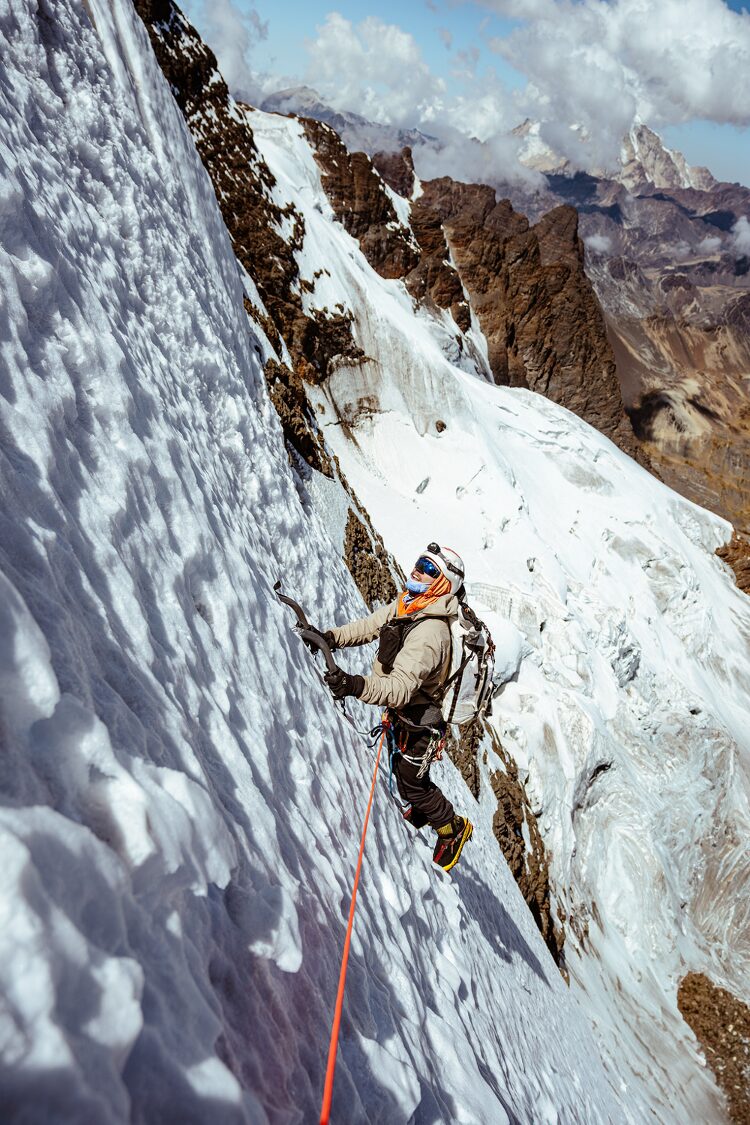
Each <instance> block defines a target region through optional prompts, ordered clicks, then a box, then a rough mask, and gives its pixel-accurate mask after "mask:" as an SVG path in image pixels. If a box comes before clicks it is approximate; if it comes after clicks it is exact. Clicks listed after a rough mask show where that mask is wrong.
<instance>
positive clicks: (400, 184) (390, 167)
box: [372, 145, 417, 199]
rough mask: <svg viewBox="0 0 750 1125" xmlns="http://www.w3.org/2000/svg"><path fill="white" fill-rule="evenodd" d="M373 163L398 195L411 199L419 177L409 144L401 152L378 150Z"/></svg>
mask: <svg viewBox="0 0 750 1125" xmlns="http://www.w3.org/2000/svg"><path fill="white" fill-rule="evenodd" d="M372 163H373V167H375V168H376V169H377V171H378V172H379V173H380V175H381V176H382V177H383V179H384V180H385V182H386V183H387V184H388V187H389V188H391V189H392V190H393V191H395V193H396V195H400V196H402V197H403V198H404V199H411V197H412V195H413V194H414V187H415V185H416V182H417V177H416V174H415V172H414V159H413V157H412V152H411V149H410V148H409V146H408V145H405V146H404V148H402V149H401V151H400V152H376V153H375V154H374V155H373V158H372Z"/></svg>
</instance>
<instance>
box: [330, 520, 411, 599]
mask: <svg viewBox="0 0 750 1125" xmlns="http://www.w3.org/2000/svg"><path fill="white" fill-rule="evenodd" d="M362 515H363V516H364V519H360V518H359V517H358V516H357V515H356V514H355V512H354V511H353V510H352V509H351V508H350V509H349V515H348V517H347V522H346V532H345V535H344V561H345V562H346V565H347V566H348V567H349V570H350V572H351V575H352V577H353V579H354V581H355V583H356V586H357V589H358V590H359V592H360V594H361V595H362V597H363V598H364V600H365V602H366V603H367V605H368V606H369V607H370V609H375V607H376V606H378V605H385V604H386V603H387V602H392V601H393V599H394V598H395V597H396V594H397V593H398V590H397V589H396V583H395V582H394V580H393V578H394V576H393V573H392V571H391V560H390V559H389V556H388V552H387V551H386V549H385V546H384V544H383V540H382V539H381V537H380V536H379V535H378V534H377V532H376V531H375V530H374V528H373V526H372V524H371V523H370V520H369V517H367V515H366V513H362ZM365 520H366V521H367V522H365ZM397 577H400V578H402V577H403V576H402V575H398V573H397Z"/></svg>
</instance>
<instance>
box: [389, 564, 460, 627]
mask: <svg viewBox="0 0 750 1125" xmlns="http://www.w3.org/2000/svg"><path fill="white" fill-rule="evenodd" d="M450 592H451V584H450V582H449V580H448V579H447V578H446V577H445V575H444V574H439V575H438V576H437V578H433V580H432V582H430V585H429V586H428V587H427V589H426V590H425V592H424V593H423V594H417V596H416V597H415V598H412V600H411V601H410V602H407V601H406V598H407V597H408V596H409V591H408V590H404V591H403V593H402V594H401V595H400V596H399V599H398V614H397V616H398V617H408V616H409V615H410V614H412V613H419V611H420V609H424V608H425V607H426V606H428V605H432V603H433V602H434V601H437V599H438V598H442V596H443V595H444V594H450Z"/></svg>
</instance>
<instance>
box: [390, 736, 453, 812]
mask: <svg viewBox="0 0 750 1125" xmlns="http://www.w3.org/2000/svg"><path fill="white" fill-rule="evenodd" d="M411 753H412V751H411V750H409V749H407V754H411ZM393 772H394V774H395V775H396V784H397V785H398V791H399V793H400V794H401V800H402V801H406V802H407V804H410V805H411V807H412V810H413V811H414V812H416V813H419V814H421V816H420V818H419V820H421V819H422V817H424V823H426V824H429V825H431V826H432V827H433V828H440V827H442V825H443V824H447V823H448V821H449V820H451V818H452V817H453V814H454V809H453V805H452V804H451V803H450V801H449V800H448V799H447V797H445V796H444V794H443V792H442V790H440V789H438V787H437V785H436V784H435V782H434V781H431V780H430V771H429V770H428V771H427V773H426V774H425V776H424V777H420V778H418V777H417V774H418V772H419V766H418V765H417V766H415V765H413V764H412V762H407V761H405V760H404V758H402V757H401V755H400V754H397V755H396V758H395V761H394V763H393ZM415 823H418V822H417V821H415Z"/></svg>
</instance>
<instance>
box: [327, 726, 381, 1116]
mask: <svg viewBox="0 0 750 1125" xmlns="http://www.w3.org/2000/svg"><path fill="white" fill-rule="evenodd" d="M384 740H385V731H383V733H382V735H381V736H380V745H379V746H378V756H377V758H376V759H375V769H374V771H373V775H372V785H371V786H370V800H369V801H368V802H367V812H366V813H365V823H364V825H363V827H362V839H361V841H360V844H359V857H358V859H357V870H356V872H355V874H354V886H353V887H352V901H351V905H350V906H349V921H348V923H347V927H346V937H345V938H344V952H343V953H342V955H341V972H340V973H339V991H338V994H337V996H336V1009H335V1011H334V1013H333V1027H332V1028H331V1042H330V1044H329V1046H328V1066H327V1067H326V1081H325V1086H324V1087H323V1102H322V1105H321V1107H320V1125H328V1121H329V1119H330V1116H331V1100H332V1098H333V1078H334V1074H335V1072H336V1052H337V1051H338V1048H339V1028H340V1026H341V1012H342V1009H343V1007H344V988H345V986H346V968H347V965H348V963H349V946H350V944H351V940H352V925H353V923H354V907H355V906H356V903H357V888H358V887H359V873H360V871H361V870H362V856H363V855H364V852H365V836H366V834H367V825H368V824H369V822H370V809H371V808H372V799H373V797H374V796H375V782H376V781H377V779H378V765H379V764H380V751H381V750H382V749H383V742H384Z"/></svg>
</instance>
